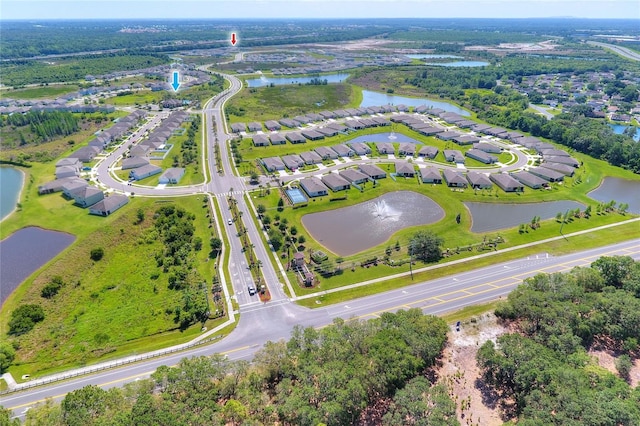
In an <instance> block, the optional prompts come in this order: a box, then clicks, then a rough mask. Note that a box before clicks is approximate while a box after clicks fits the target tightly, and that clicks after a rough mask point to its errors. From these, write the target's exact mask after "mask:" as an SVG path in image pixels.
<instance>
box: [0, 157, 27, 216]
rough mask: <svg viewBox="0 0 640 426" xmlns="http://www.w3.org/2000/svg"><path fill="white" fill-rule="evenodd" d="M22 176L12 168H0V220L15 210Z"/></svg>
mask: <svg viewBox="0 0 640 426" xmlns="http://www.w3.org/2000/svg"><path fill="white" fill-rule="evenodd" d="M23 180H24V174H23V173H22V172H21V171H20V170H18V169H16V168H13V167H0V188H2V191H0V220H2V219H4V218H5V217H7V216H8V215H9V213H11V212H12V211H13V209H15V208H16V204H17V203H18V201H19V200H18V197H19V196H20V189H21V188H22V181H23Z"/></svg>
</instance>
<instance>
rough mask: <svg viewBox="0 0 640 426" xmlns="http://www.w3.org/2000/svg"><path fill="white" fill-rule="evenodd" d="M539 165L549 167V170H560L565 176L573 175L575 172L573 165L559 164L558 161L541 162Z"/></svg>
mask: <svg viewBox="0 0 640 426" xmlns="http://www.w3.org/2000/svg"><path fill="white" fill-rule="evenodd" d="M540 167H544V168H546V169H551V170H555V171H556V172H560V173H562V174H563V175H565V176H569V177H571V176H573V174H574V173H575V171H576V169H575V168H574V167H573V166H570V165H568V164H560V163H549V162H546V161H545V162H544V163H542V164H540Z"/></svg>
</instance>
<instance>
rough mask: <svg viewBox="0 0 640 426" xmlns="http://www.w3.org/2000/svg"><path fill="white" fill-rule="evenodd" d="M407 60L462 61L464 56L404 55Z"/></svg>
mask: <svg viewBox="0 0 640 426" xmlns="http://www.w3.org/2000/svg"><path fill="white" fill-rule="evenodd" d="M406 56H407V58H411V59H448V58H450V59H464V56H456V55H437V54H416V55H406Z"/></svg>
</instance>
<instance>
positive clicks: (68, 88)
mask: <svg viewBox="0 0 640 426" xmlns="http://www.w3.org/2000/svg"><path fill="white" fill-rule="evenodd" d="M77 90H78V86H77V85H75V84H52V85H42V86H39V87H32V88H28V89H19V90H6V91H2V92H1V94H2V96H3V97H8V98H14V99H45V98H56V97H58V96H59V95H64V94H65V93H71V92H75V91H77Z"/></svg>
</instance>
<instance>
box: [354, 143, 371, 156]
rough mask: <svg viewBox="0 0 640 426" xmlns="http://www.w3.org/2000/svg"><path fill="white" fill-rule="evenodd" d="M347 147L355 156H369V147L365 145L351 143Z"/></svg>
mask: <svg viewBox="0 0 640 426" xmlns="http://www.w3.org/2000/svg"><path fill="white" fill-rule="evenodd" d="M349 145H350V146H351V149H352V150H353V152H355V153H356V155H368V154H371V148H369V145H367V144H366V143H363V142H352V143H350V144H349Z"/></svg>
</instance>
